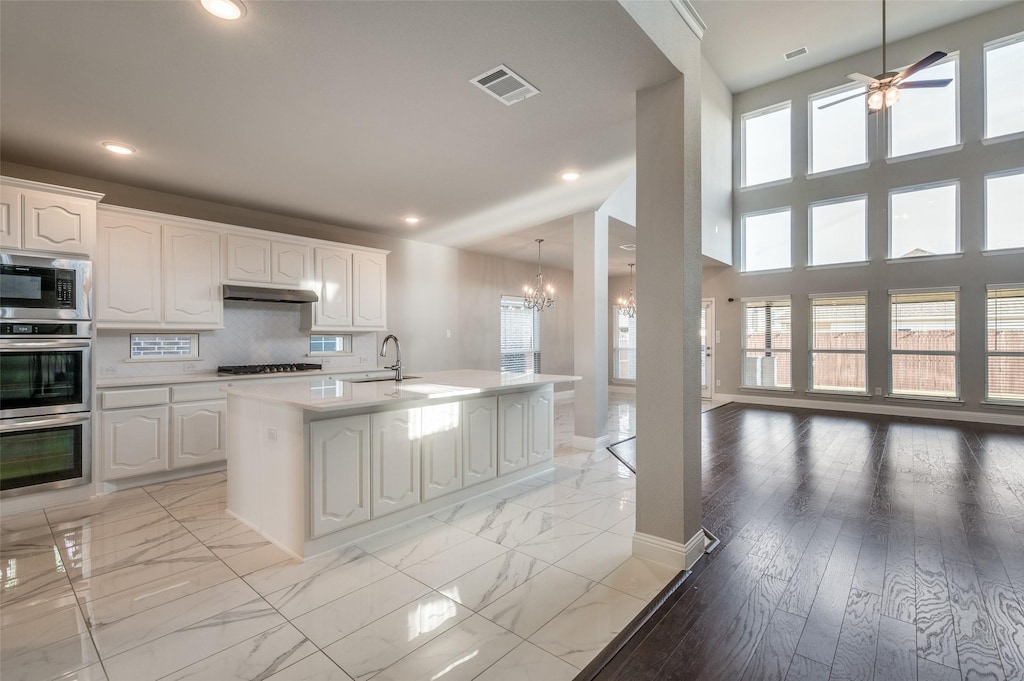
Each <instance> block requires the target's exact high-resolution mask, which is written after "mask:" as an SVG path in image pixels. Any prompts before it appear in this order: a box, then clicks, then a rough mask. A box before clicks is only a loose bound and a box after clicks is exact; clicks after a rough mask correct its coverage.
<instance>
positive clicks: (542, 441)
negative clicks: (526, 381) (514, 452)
mask: <svg viewBox="0 0 1024 681" xmlns="http://www.w3.org/2000/svg"><path fill="white" fill-rule="evenodd" d="M527 411H528V413H529V417H530V419H529V420H530V423H529V429H528V430H529V442H530V446H529V451H528V453H527V455H528V459H529V464H530V465H531V466H532V465H533V464H535V463H540V462H541V461H547V460H548V459H551V458H553V457H554V455H555V423H554V411H555V389H554V388H553V387H551V386H548V387H547V388H545V389H544V390H537V391H535V392H532V393H530V394H529V397H528V398H527Z"/></svg>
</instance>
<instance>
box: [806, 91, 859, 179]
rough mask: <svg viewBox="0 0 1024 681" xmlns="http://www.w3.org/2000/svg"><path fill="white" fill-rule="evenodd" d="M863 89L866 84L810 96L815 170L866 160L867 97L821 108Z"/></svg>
mask: <svg viewBox="0 0 1024 681" xmlns="http://www.w3.org/2000/svg"><path fill="white" fill-rule="evenodd" d="M864 90H865V88H864V86H863V85H855V86H853V87H845V88H843V89H841V90H838V91H835V92H832V93H830V94H827V95H811V172H812V173H821V172H824V171H826V170H833V169H835V168H845V167H847V166H853V165H857V164H860V163H864V162H866V161H867V137H866V133H867V107H866V106H865V104H864V97H855V98H853V99H850V100H847V101H845V102H841V103H839V104H833V105H832V106H830V107H828V108H826V109H822V108H820V107H821V106H823V105H825V104H828V103H830V102H834V101H836V100H838V99H843V98H844V97H849V96H850V95H852V94H854V93H856V92H864Z"/></svg>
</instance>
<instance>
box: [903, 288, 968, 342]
mask: <svg viewBox="0 0 1024 681" xmlns="http://www.w3.org/2000/svg"><path fill="white" fill-rule="evenodd" d="M891 315H892V316H891V319H892V340H891V345H890V347H891V348H892V349H893V350H928V351H939V352H955V351H956V348H957V343H956V297H955V294H953V293H939V294H933V295H929V294H924V295H916V294H908V295H894V296H892V310H891Z"/></svg>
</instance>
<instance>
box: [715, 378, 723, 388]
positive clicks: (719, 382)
mask: <svg viewBox="0 0 1024 681" xmlns="http://www.w3.org/2000/svg"><path fill="white" fill-rule="evenodd" d="M715 387H716V388H721V387H722V382H721V381H719V380H717V379H716V380H715Z"/></svg>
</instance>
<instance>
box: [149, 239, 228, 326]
mask: <svg viewBox="0 0 1024 681" xmlns="http://www.w3.org/2000/svg"><path fill="white" fill-rule="evenodd" d="M163 237H164V238H163V270H164V322H167V323H169V324H176V325H180V326H184V327H189V328H198V327H210V326H212V327H219V326H222V325H223V323H224V310H223V305H224V303H223V299H222V297H221V290H220V287H221V283H220V282H221V276H220V235H219V234H217V233H216V232H214V231H212V230H206V229H197V228H193V227H184V226H179V225H164V226H163Z"/></svg>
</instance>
